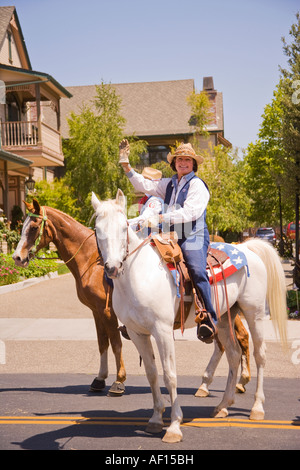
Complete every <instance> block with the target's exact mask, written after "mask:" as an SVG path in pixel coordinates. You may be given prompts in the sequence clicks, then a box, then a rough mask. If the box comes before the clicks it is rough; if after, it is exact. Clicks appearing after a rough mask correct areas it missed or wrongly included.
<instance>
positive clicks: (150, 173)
mask: <svg viewBox="0 0 300 470" xmlns="http://www.w3.org/2000/svg"><path fill="white" fill-rule="evenodd" d="M142 175H143V177H144V178H147V179H148V180H152V181H153V180H160V179H161V177H162V172H161V171H160V170H156V169H155V168H151V167H149V166H146V167H145V168H144V169H143V171H142Z"/></svg>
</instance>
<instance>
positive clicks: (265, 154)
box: [244, 81, 292, 226]
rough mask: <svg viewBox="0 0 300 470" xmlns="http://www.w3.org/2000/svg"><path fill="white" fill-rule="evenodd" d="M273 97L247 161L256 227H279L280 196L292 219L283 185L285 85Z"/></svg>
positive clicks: (285, 216)
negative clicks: (283, 104) (282, 131)
mask: <svg viewBox="0 0 300 470" xmlns="http://www.w3.org/2000/svg"><path fill="white" fill-rule="evenodd" d="M273 96H274V98H273V100H272V102H271V103H270V104H267V105H266V106H265V109H264V113H263V115H262V123H261V126H260V129H259V133H258V140H257V141H256V142H254V143H252V142H251V143H250V144H249V145H248V147H247V150H246V155H245V159H244V161H245V184H246V186H247V192H248V195H249V197H250V200H251V215H250V218H251V220H252V222H254V224H255V225H271V226H272V225H278V222H279V218H280V216H279V209H280V204H279V196H280V195H281V194H282V195H283V196H284V197H283V198H282V210H283V214H284V218H285V221H286V222H288V221H289V219H290V217H292V211H291V198H290V195H289V193H288V192H287V191H286V186H285V185H284V183H283V175H284V173H285V168H284V164H283V162H284V158H283V155H284V153H285V151H284V149H283V144H282V133H281V129H282V119H283V108H282V96H283V88H282V81H280V83H279V84H278V85H277V87H276V89H275V91H274V93H273Z"/></svg>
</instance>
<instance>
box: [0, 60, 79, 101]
mask: <svg viewBox="0 0 300 470" xmlns="http://www.w3.org/2000/svg"><path fill="white" fill-rule="evenodd" d="M0 71H2V75H3V73H4V72H11V73H13V74H14V75H15V77H16V79H15V81H14V84H15V85H18V81H20V80H21V81H22V82H24V83H28V82H29V83H30V82H31V81H32V80H33V81H36V82H38V81H40V82H41V83H42V82H45V83H47V84H48V85H49V87H50V88H52V89H53V90H54V91H55V92H56V93H57V94H58V95H59V96H61V97H62V98H70V97H71V96H72V95H71V93H70V92H69V91H68V90H66V88H64V87H63V86H62V85H61V84H60V83H58V81H56V80H55V78H53V77H52V76H51V75H49V74H48V73H44V72H37V71H35V70H27V69H21V68H19V67H13V66H11V65H4V64H0ZM17 79H18V80H17ZM3 80H4V81H6V80H5V76H3ZM7 88H8V89H9V85H7ZM35 99H36V98H34V100H35Z"/></svg>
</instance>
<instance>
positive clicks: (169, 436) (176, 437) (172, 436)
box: [162, 431, 182, 444]
mask: <svg viewBox="0 0 300 470" xmlns="http://www.w3.org/2000/svg"><path fill="white" fill-rule="evenodd" d="M162 441H163V442H167V443H168V444H175V442H180V441H182V433H181V432H179V433H175V432H172V431H166V434H165V435H164V437H163V438H162Z"/></svg>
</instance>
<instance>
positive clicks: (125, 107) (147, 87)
mask: <svg viewBox="0 0 300 470" xmlns="http://www.w3.org/2000/svg"><path fill="white" fill-rule="evenodd" d="M111 86H112V87H113V88H115V90H116V93H117V95H118V96H120V97H121V100H122V109H121V114H122V115H123V117H124V118H125V119H126V126H125V134H127V135H131V134H133V133H134V134H135V135H137V136H138V137H147V136H148V137H149V136H163V135H175V136H176V135H177V134H191V133H192V132H193V127H191V126H190V125H189V124H188V122H189V119H190V117H191V110H190V106H189V105H188V103H187V97H188V95H189V94H190V93H191V92H192V91H193V90H194V80H193V79H186V80H171V81H160V82H142V83H121V84H111ZM67 90H68V91H69V92H70V93H71V94H72V95H73V97H72V98H71V99H70V100H63V101H62V102H61V133H62V136H63V137H64V138H68V136H69V130H68V123H67V119H68V118H69V117H70V113H71V112H72V111H73V112H75V114H79V113H80V112H81V107H82V105H84V104H86V105H88V106H90V107H91V108H92V110H93V111H96V110H95V108H94V107H93V103H92V101H94V99H95V96H96V87H95V85H89V86H73V87H67ZM215 93H216V99H215V104H214V107H215V110H216V120H215V123H214V124H213V128H212V129H209V130H215V131H218V130H219V131H223V106H222V93H219V92H215Z"/></svg>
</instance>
